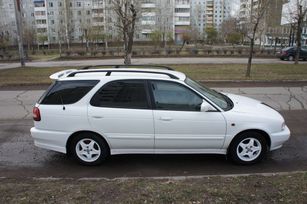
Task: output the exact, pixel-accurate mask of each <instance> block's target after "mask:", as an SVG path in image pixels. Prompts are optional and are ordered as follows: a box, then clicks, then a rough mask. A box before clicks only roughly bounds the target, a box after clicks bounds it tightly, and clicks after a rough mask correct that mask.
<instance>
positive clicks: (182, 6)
mask: <svg viewBox="0 0 307 204" xmlns="http://www.w3.org/2000/svg"><path fill="white" fill-rule="evenodd" d="M175 8H191V5H190V4H177V5H175Z"/></svg>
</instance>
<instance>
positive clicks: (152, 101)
mask: <svg viewBox="0 0 307 204" xmlns="http://www.w3.org/2000/svg"><path fill="white" fill-rule="evenodd" d="M155 81H156V82H166V83H173V84H176V85H179V86H182V87H184V88H186V89H188V90H190V91H191V92H193V93H194V94H196V95H197V96H199V97H200V98H201V99H202V100H205V101H206V102H207V103H209V104H210V105H211V106H212V107H213V108H215V110H216V111H211V112H221V111H220V110H219V109H218V108H216V107H215V105H213V104H212V102H211V101H208V99H206V98H205V97H204V96H203V95H201V94H199V93H198V92H196V91H195V90H194V89H192V88H191V87H189V86H187V85H186V84H184V83H178V82H176V81H169V80H159V79H153V80H151V79H150V80H148V89H149V92H150V96H151V103H152V108H153V110H159V111H177V112H178V111H182V112H201V111H189V110H162V109H157V107H156V103H155V98H154V93H153V90H152V82H155Z"/></svg>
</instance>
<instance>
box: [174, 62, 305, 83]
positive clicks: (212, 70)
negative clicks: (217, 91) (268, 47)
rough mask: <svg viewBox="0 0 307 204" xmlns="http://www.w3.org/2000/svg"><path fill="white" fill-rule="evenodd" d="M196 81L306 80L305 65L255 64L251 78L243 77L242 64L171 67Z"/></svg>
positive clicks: (243, 67) (244, 69) (244, 66)
mask: <svg viewBox="0 0 307 204" xmlns="http://www.w3.org/2000/svg"><path fill="white" fill-rule="evenodd" d="M172 67H173V68H175V69H176V70H178V71H181V72H184V73H186V74H187V75H188V76H190V77H191V78H193V79H196V80H261V81H274V80H275V81H278V80H307V65H306V64H299V65H296V66H295V65H293V64H255V65H253V67H252V72H251V78H246V77H245V71H246V65H244V64H223V65H221V64H206V65H204V64H202V65H172Z"/></svg>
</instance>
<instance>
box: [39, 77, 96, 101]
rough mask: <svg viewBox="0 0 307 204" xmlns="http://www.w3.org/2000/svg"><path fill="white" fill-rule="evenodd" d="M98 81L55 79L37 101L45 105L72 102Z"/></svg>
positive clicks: (82, 95) (77, 99)
mask: <svg viewBox="0 0 307 204" xmlns="http://www.w3.org/2000/svg"><path fill="white" fill-rule="evenodd" d="M98 82H99V81H98V80H78V81H57V82H55V83H54V84H53V85H52V87H51V88H50V89H49V91H47V92H46V94H45V96H43V97H42V99H41V100H40V101H39V103H40V104H45V105H60V104H73V103H76V102H77V101H79V100H80V99H81V98H83V97H84V96H85V95H86V94H87V93H88V92H89V91H90V90H91V89H92V88H93V87H94V86H95V85H96V84H97V83H98Z"/></svg>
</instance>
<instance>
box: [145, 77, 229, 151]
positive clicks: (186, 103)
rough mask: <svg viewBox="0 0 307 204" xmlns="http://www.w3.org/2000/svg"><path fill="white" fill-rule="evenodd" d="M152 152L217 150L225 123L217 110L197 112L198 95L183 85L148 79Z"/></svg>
mask: <svg viewBox="0 0 307 204" xmlns="http://www.w3.org/2000/svg"><path fill="white" fill-rule="evenodd" d="M150 87H151V89H152V93H153V94H152V95H153V98H154V100H153V103H154V106H155V109H154V111H153V112H154V124H155V149H156V151H157V152H158V151H161V152H163V151H164V150H165V151H172V150H176V149H182V150H183V151H184V150H196V152H197V150H198V149H199V150H204V149H220V148H222V146H223V143H224V138H225V133H226V122H225V119H224V117H223V115H222V113H221V112H218V111H216V112H201V111H200V106H201V104H202V101H203V99H202V97H200V96H199V95H198V94H196V93H195V92H194V91H192V90H191V89H189V88H188V87H186V86H185V85H182V84H179V83H175V82H168V81H151V86H150Z"/></svg>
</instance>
